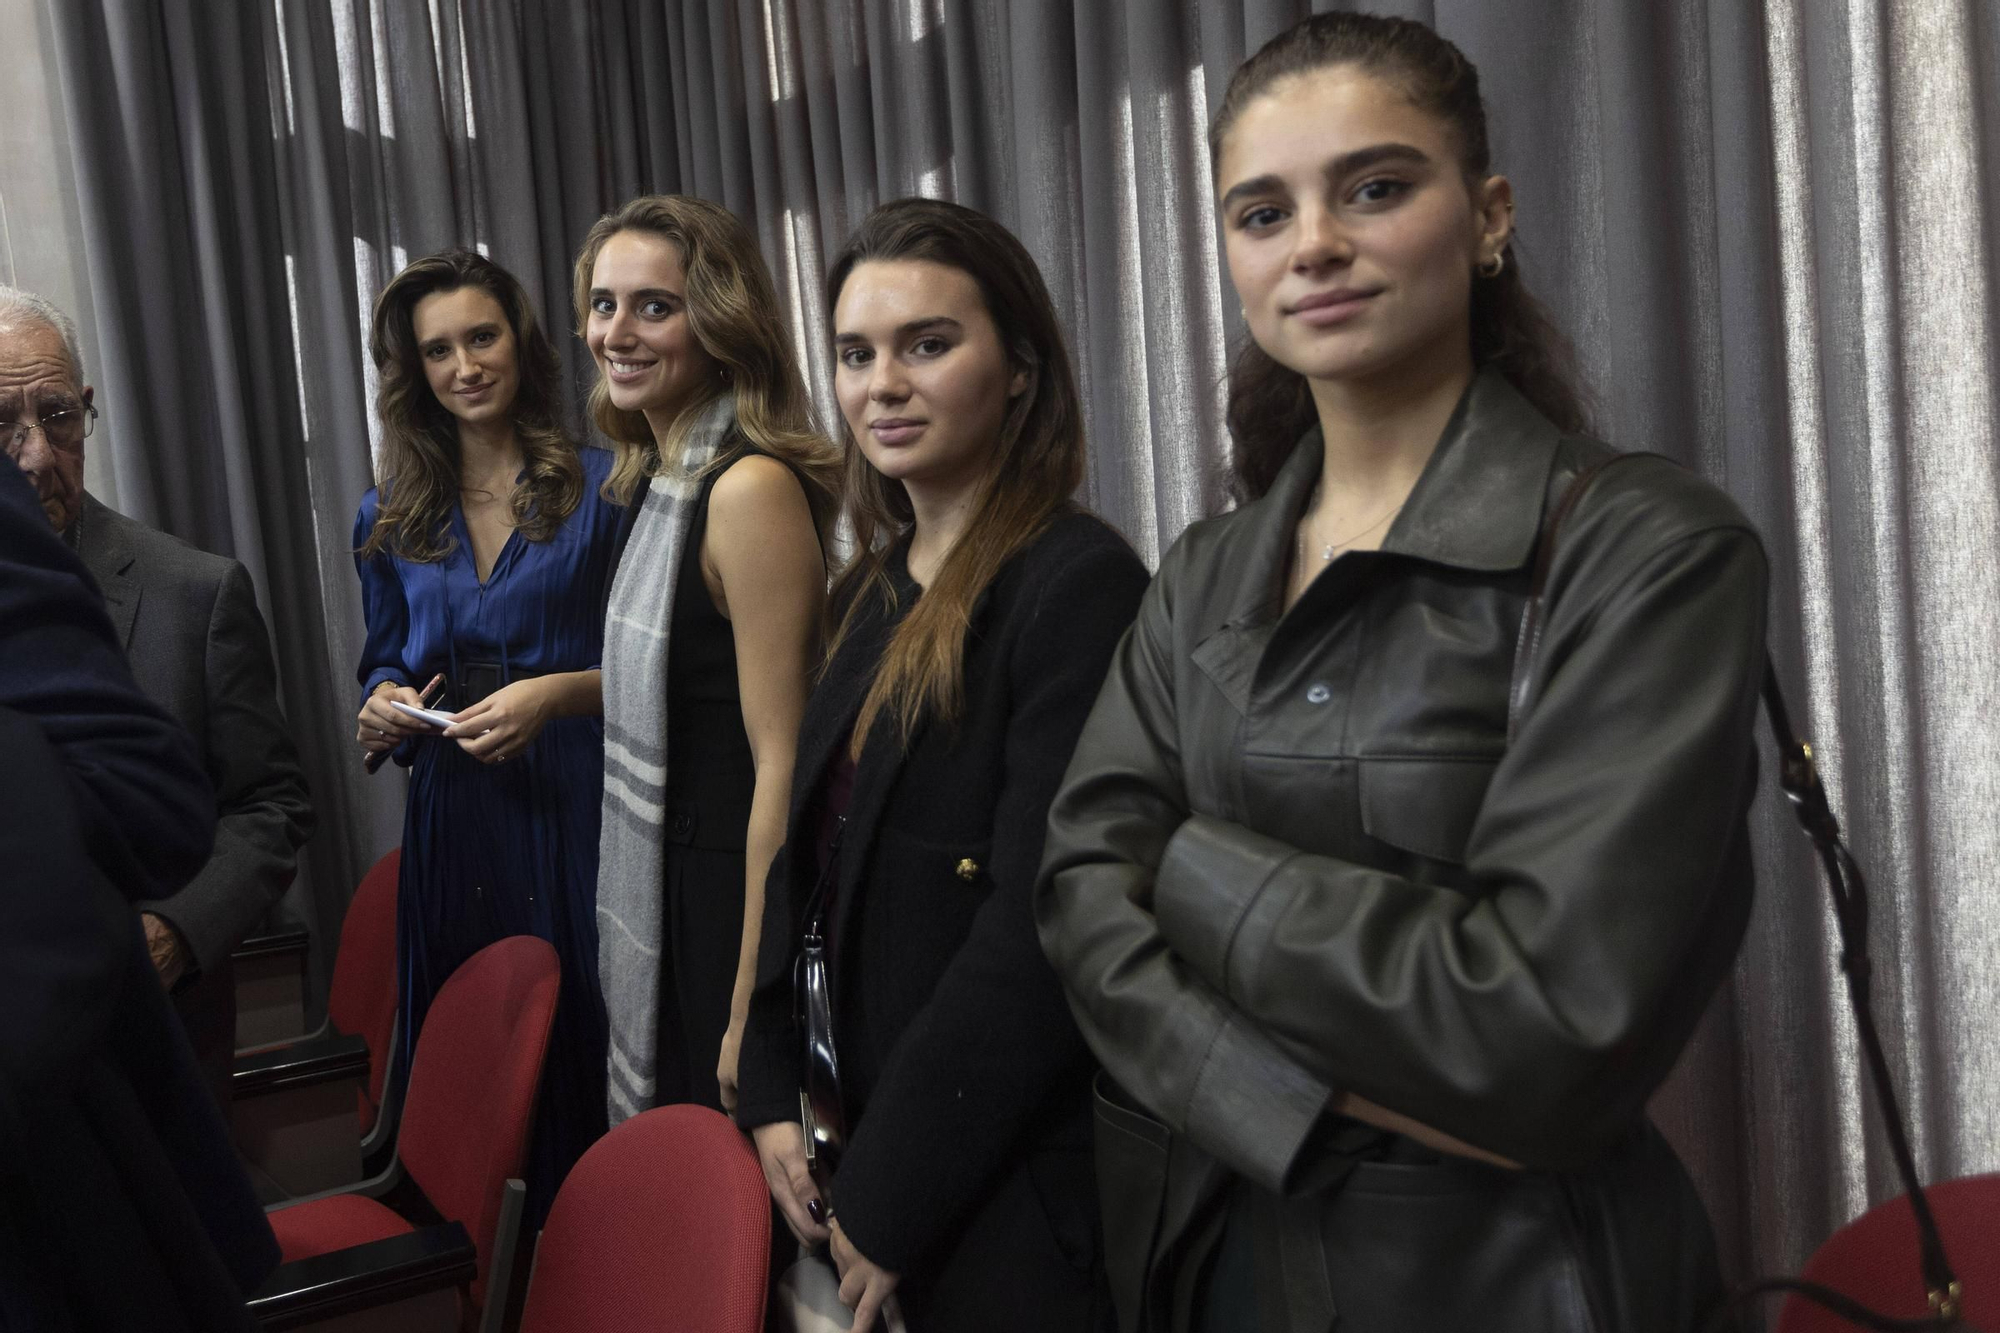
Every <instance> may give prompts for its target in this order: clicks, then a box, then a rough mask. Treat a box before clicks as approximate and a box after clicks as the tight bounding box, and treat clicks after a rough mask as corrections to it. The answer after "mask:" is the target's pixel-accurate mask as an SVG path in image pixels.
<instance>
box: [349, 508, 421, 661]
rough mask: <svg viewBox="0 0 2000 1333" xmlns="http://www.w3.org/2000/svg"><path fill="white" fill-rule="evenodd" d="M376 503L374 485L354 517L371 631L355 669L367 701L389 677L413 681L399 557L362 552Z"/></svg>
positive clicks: (366, 622) (365, 619)
mask: <svg viewBox="0 0 2000 1333" xmlns="http://www.w3.org/2000/svg"><path fill="white" fill-rule="evenodd" d="M376 504H377V497H376V492H375V490H374V489H372V488H371V489H370V490H369V492H368V494H366V495H364V496H362V497H361V512H359V513H358V514H356V515H355V516H354V550H355V556H354V571H355V573H356V574H358V575H360V577H361V618H362V623H363V624H364V625H366V626H367V630H368V636H367V639H366V641H365V642H364V643H363V644H362V647H361V665H360V667H359V668H358V669H357V670H356V672H355V675H356V676H357V677H358V678H359V679H360V681H361V697H362V698H363V699H364V700H365V699H366V698H367V697H368V696H369V695H370V694H372V693H374V691H375V687H376V686H378V685H380V684H381V683H382V682H383V681H385V680H393V681H396V682H397V683H398V684H402V685H408V684H409V683H410V672H409V668H408V667H406V666H405V665H404V662H403V651H404V648H405V647H406V646H407V645H408V643H409V640H410V606H409V603H408V601H406V600H405V599H404V597H403V581H402V579H401V578H399V577H398V576H397V573H396V560H395V557H394V556H391V555H390V554H389V553H388V552H386V551H377V552H376V553H375V554H373V555H362V554H361V553H360V551H361V546H362V544H363V543H364V542H366V541H367V540H368V534H369V533H370V532H372V531H373V530H374V528H375V510H376Z"/></svg>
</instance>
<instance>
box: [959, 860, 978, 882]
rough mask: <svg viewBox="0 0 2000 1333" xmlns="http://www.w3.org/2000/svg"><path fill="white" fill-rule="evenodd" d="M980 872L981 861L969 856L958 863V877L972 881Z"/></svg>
mask: <svg viewBox="0 0 2000 1333" xmlns="http://www.w3.org/2000/svg"><path fill="white" fill-rule="evenodd" d="M978 873H979V862H977V861H975V860H973V859H972V858H971V857H969V856H968V857H966V858H965V859H964V860H963V861H960V862H959V863H958V877H959V878H960V879H962V880H966V881H970V880H971V879H972V878H973V877H974V876H976V875H977V874H978Z"/></svg>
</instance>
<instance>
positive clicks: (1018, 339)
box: [826, 199, 1084, 753]
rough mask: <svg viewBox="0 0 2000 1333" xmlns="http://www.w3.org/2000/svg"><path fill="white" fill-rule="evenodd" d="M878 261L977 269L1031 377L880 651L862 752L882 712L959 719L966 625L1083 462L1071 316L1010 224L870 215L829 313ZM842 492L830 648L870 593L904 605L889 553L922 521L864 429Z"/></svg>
mask: <svg viewBox="0 0 2000 1333" xmlns="http://www.w3.org/2000/svg"><path fill="white" fill-rule="evenodd" d="M871 260H919V261H923V262H927V263H932V264H942V265H944V266H945V267H947V268H955V269H957V270H959V271H960V272H961V273H964V274H966V275H967V276H968V277H970V278H971V279H972V280H973V281H974V282H975V283H977V284H978V286H979V294H980V297H981V299H982V300H983V301H984V303H985V306H986V313H987V314H988V315H989V316H991V317H992V320H993V324H994V327H995V328H996V329H997V330H998V331H999V334H1000V345H1001V347H1002V348H1003V350H1004V351H1005V352H1006V355H1007V360H1008V363H1009V364H1010V365H1011V366H1012V368H1013V369H1014V370H1016V371H1018V372H1020V373H1021V374H1023V375H1024V376H1025V377H1026V380H1027V384H1026V386H1025V387H1024V388H1023V389H1022V390H1021V392H1020V393H1019V394H1016V395H1015V396H1014V398H1013V400H1012V401H1011V402H1010V403H1009V404H1008V407H1007V415H1006V417H1005V418H1004V419H1003V421H1002V422H1001V427H1000V439H999V442H998V443H997V444H996V445H995V447H994V449H993V455H992V457H991V459H989V460H988V463H987V469H986V475H985V478H984V480H983V481H982V483H981V490H980V493H979V496H978V498H977V499H976V500H975V501H974V504H973V512H972V519H971V521H970V522H969V523H968V524H967V526H966V529H965V532H964V534H963V535H962V536H960V537H959V539H958V540H957V541H956V542H955V543H953V545H952V548H951V550H950V551H949V552H948V553H947V554H946V555H945V558H944V562H943V564H942V565H941V566H940V567H939V569H938V572H937V575H936V577H935V578H933V579H932V581H931V584H930V586H929V587H928V588H927V589H926V590H925V591H924V595H923V596H922V597H921V598H919V599H918V601H917V604H916V606H915V607H914V608H913V609H912V610H911V611H910V614H909V615H908V616H906V617H905V618H904V619H903V622H902V623H901V624H900V625H898V626H897V627H896V632H895V634H894V635H893V636H892V637H891V638H890V640H889V646H888V648H887V650H886V651H885V652H884V653H883V655H882V663H881V665H880V666H879V667H878V668H877V669H876V672H875V681H874V684H873V685H871V686H870V688H869V691H868V694H867V697H866V698H865V699H863V701H862V704H861V712H860V715H859V716H858V718H857V719H856V721H855V728H854V747H855V751H856V752H857V753H858V752H859V750H860V747H861V744H862V743H863V742H864V741H865V740H866V739H867V737H868V733H869V731H870V729H871V728H872V726H873V725H874V721H875V719H876V717H877V716H878V715H879V714H881V713H882V712H883V711H884V710H887V711H888V712H889V713H890V714H891V715H892V716H893V717H894V718H895V719H896V721H897V724H898V726H899V728H900V732H901V740H902V743H903V744H904V745H906V746H907V745H908V744H909V741H910V737H911V735H912V734H913V733H914V732H915V730H916V727H917V723H918V722H919V720H921V719H922V718H923V717H924V716H925V715H926V714H928V715H929V716H931V717H933V718H936V719H938V720H940V721H943V722H946V723H951V722H954V721H956V720H957V718H958V715H959V712H960V710H961V709H962V708H963V707H964V702H965V698H964V696H965V636H966V632H967V630H968V629H969V628H970V626H971V623H972V607H973V603H975V602H976V601H978V600H979V595H980V594H981V593H982V592H984V591H986V588H987V585H988V584H990V583H992V582H993V580H994V578H995V577H996V576H997V575H998V574H999V573H1000V569H1001V566H1003V565H1005V564H1006V563H1007V561H1008V560H1010V559H1012V558H1013V557H1014V556H1015V555H1016V554H1017V553H1018V552H1020V551H1021V550H1022V549H1023V548H1024V547H1026V546H1027V545H1028V544H1029V543H1030V542H1032V541H1033V540H1034V539H1035V538H1036V537H1037V536H1039V535H1040V534H1041V532H1042V530H1043V529H1044V528H1046V527H1047V526H1048V524H1049V521H1050V520H1051V519H1052V518H1054V517H1055V516H1056V514H1057V513H1059V512H1060V511H1061V510H1063V509H1064V508H1065V507H1066V506H1067V505H1068V504H1069V499H1070V496H1071V494H1072V493H1074V492H1075V490H1076V488H1077V487H1078V486H1079V485H1081V484H1082V482H1083V464H1084V456H1083V450H1084V444H1083V408H1082V403H1081V400H1080V399H1079V397H1078V395H1077V390H1076V373H1075V371H1074V369H1073V368H1072V367H1071V364H1070V359H1069V348H1068V345H1067V343H1066V342H1065V341H1064V339H1063V334H1062V325H1061V323H1060V322H1059V321H1058V320H1057V318H1056V310H1055V303H1054V302H1052V301H1051V300H1050V299H1049V289H1048V287H1047V285H1046V284H1044V283H1043V281H1042V272H1041V270H1040V269H1039V268H1037V267H1036V266H1035V260H1034V257H1033V256H1032V255H1030V254H1029V253H1028V251H1027V249H1026V247H1024V246H1023V245H1022V244H1021V243H1020V242H1019V241H1018V240H1016V239H1015V238H1014V234H1013V233H1012V232H1010V231H1008V230H1007V229H1006V228H1005V227H1003V226H1001V225H1000V224H999V223H997V222H995V221H994V220H993V219H992V218H989V217H987V216H986V215H985V214H984V213H980V212H976V211H974V210H973V209H970V208H966V207H964V206H962V205H959V204H953V203H946V202H944V201H942V200H938V199H898V200H896V201H894V202H893V203H887V204H883V205H882V206H881V207H879V208H877V209H876V210H875V211H874V212H872V213H870V214H869V215H868V216H867V217H866V218H865V219H863V221H862V223H861V226H860V227H859V228H858V229H857V230H856V231H855V233H854V234H853V235H852V236H850V237H849V238H848V241H847V245H846V246H845V247H844V248H843V249H842V250H841V252H840V255H839V257H838V258H836V259H835V260H834V261H833V266H832V267H831V268H830V269H828V270H827V277H826V293H827V295H826V306H827V309H828V310H832V309H834V308H835V307H836V306H837V305H838V304H839V303H840V289H841V288H842V287H844V286H845V285H846V284H847V279H848V276H849V275H850V274H851V273H853V271H854V268H855V265H857V264H861V263H864V262H867V261H871ZM842 430H843V431H846V426H845V423H843V424H842ZM843 493H844V495H845V498H846V502H847V512H848V516H849V519H850V520H851V521H852V522H853V524H854V546H855V549H854V556H853V558H852V559H851V560H849V561H848V563H847V566H846V568H844V569H842V570H841V571H840V574H839V575H838V577H836V578H835V580H834V584H833V597H832V604H833V605H834V606H835V607H837V608H841V610H840V613H839V614H840V620H839V625H838V628H837V629H836V630H835V632H834V635H833V641H832V643H831V645H830V646H829V647H828V649H827V656H828V658H829V659H831V658H832V656H833V654H834V652H836V651H837V650H838V649H839V647H840V644H841V642H842V640H844V639H845V638H846V637H847V634H848V632H849V630H850V629H851V628H852V627H853V624H854V619H855V614H856V611H857V609H858V608H859V607H860V605H861V604H862V602H863V601H864V600H866V595H869V594H872V595H874V596H879V597H882V598H885V599H886V600H887V601H888V602H889V604H891V605H892V606H893V604H894V600H895V592H894V589H893V586H892V585H891V583H890V581H889V577H888V573H887V569H888V562H889V557H890V555H891V553H892V552H893V551H894V549H895V547H896V545H897V543H899V542H900V541H901V540H902V539H903V538H904V537H906V536H908V535H909V533H910V532H911V530H912V529H913V527H914V526H915V523H916V514H915V511H914V510H913V509H912V508H911V506H910V497H909V493H908V492H907V491H905V490H904V489H903V484H902V483H901V482H899V481H892V480H890V479H889V478H887V477H885V476H883V475H882V474H881V473H880V472H877V471H876V470H875V469H874V468H873V467H871V466H870V465H869V463H868V459H867V457H866V456H865V455H864V454H863V453H862V452H861V450H860V448H859V447H858V446H857V445H856V444H855V442H854V438H853V434H852V432H847V471H846V485H845V486H844V488H843Z"/></svg>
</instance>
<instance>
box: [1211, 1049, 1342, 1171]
mask: <svg viewBox="0 0 2000 1333" xmlns="http://www.w3.org/2000/svg"><path fill="white" fill-rule="evenodd" d="M1332 1095H1333V1094H1332V1090H1331V1089H1330V1088H1328V1087H1327V1085H1326V1084H1324V1083H1322V1082H1320V1081H1319V1080H1318V1079H1317V1078H1314V1077H1313V1076H1312V1075H1311V1074H1309V1073H1307V1072H1306V1071H1305V1070H1304V1069H1302V1068H1300V1067H1299V1065H1298V1064H1297V1063H1296V1062H1295V1061H1293V1060H1292V1058H1291V1057H1290V1056H1288V1055H1286V1054H1285V1053H1284V1052H1283V1051H1282V1050H1280V1049H1278V1046H1277V1043H1275V1042H1273V1041H1272V1040H1271V1039H1270V1038H1269V1037H1267V1036H1265V1035H1264V1034H1263V1033H1261V1032H1259V1031H1257V1029H1256V1028H1255V1027H1253V1026H1251V1025H1250V1024H1248V1023H1246V1022H1244V1021H1243V1020H1242V1019H1240V1018H1237V1017H1234V1016H1232V1017H1230V1018H1228V1019H1226V1020H1225V1021H1224V1022H1223V1024H1222V1026H1221V1027H1220V1028H1219V1029H1217V1031H1216V1034H1215V1040H1214V1042H1213V1043H1211V1044H1210V1046H1209V1048H1208V1056H1207V1058H1206V1059H1205V1060H1204V1061H1203V1062H1202V1069H1201V1073H1200V1075H1199V1076H1198V1077H1197V1078H1196V1079H1195V1085H1194V1095H1193V1096H1192V1097H1191V1098H1189V1099H1188V1108H1187V1134H1188V1137H1189V1138H1191V1139H1193V1140H1194V1141H1195V1142H1196V1143H1198V1144H1200V1145H1201V1146H1202V1147H1203V1148H1204V1149H1206V1150H1207V1151H1208V1152H1209V1153H1211V1154H1212V1155H1213V1156H1215V1157H1216V1158H1218V1159H1220V1160H1221V1161H1222V1162H1223V1163H1224V1164H1225V1165H1227V1166H1228V1167H1229V1168H1230V1169H1231V1170H1233V1171H1235V1172H1236V1173H1237V1174H1238V1175H1240V1176H1243V1177H1244V1178H1245V1179H1247V1180H1249V1181H1250V1182H1251V1183H1253V1184H1255V1185H1257V1186H1258V1187H1260V1188H1262V1189H1266V1190H1270V1191H1271V1192H1272V1193H1274V1194H1275V1193H1282V1192H1283V1191H1284V1189H1285V1184H1286V1181H1287V1180H1288V1178H1289V1177H1290V1175H1291V1172H1292V1167H1293V1165H1294V1163H1296V1162H1297V1161H1298V1159H1299V1151H1300V1149H1302V1148H1303V1147H1304V1146H1305V1142H1306V1139H1307V1137H1308V1136H1309V1135H1310V1134H1311V1133H1312V1130H1313V1126H1314V1125H1315V1124H1317V1123H1318V1121H1319V1118H1320V1113H1321V1112H1322V1111H1324V1110H1325V1109H1326V1106H1327V1102H1328V1100H1329V1099H1330V1098H1331V1097H1332Z"/></svg>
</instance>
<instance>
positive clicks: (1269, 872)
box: [1153, 815, 1298, 995]
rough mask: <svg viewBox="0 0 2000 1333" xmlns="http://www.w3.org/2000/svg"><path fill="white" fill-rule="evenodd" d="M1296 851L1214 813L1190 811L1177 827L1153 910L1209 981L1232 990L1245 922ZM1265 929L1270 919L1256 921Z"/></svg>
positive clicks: (1163, 863)
mask: <svg viewBox="0 0 2000 1333" xmlns="http://www.w3.org/2000/svg"><path fill="white" fill-rule="evenodd" d="M1296 855H1298V852H1297V850H1296V849H1295V848H1293V847H1291V846H1290V845H1288V844H1286V843H1282V842H1279V841H1278V840H1277V839H1275V838H1267V837H1265V836H1264V835H1263V834H1261V833H1252V832H1251V831H1250V830H1249V829H1246V828H1243V827H1242V826H1241V825H1238V824H1232V823H1230V822H1229V821H1228V820H1225V819H1216V818H1213V817H1212V816H1209V815H1191V816H1189V817H1188V818H1187V819H1186V820H1185V821H1184V822H1183V823H1182V824H1181V826H1180V828H1178V829H1177V830H1175V832H1174V836H1173V837H1172V838H1171V839H1170V840H1169V841H1168V843H1167V850H1166V852H1165V854H1164V856H1163V857H1162V858H1161V861H1160V870H1159V875H1158V877H1157V878H1156V879H1155V881H1154V885H1153V911H1154V915H1155V919H1156V920H1158V922H1159V923H1160V933H1161V934H1163V935H1165V936H1166V938H1167V942H1168V943H1169V944H1171V945H1172V946H1173V949H1174V952H1175V954H1177V955H1178V956H1179V957H1180V958H1181V959H1182V960H1183V961H1184V962H1186V963H1187V964H1188V966H1190V967H1192V968H1193V969H1194V970H1195V972H1196V973H1197V974H1199V975H1200V976H1201V978H1202V979H1203V980H1204V981H1207V982H1208V983H1209V984H1210V985H1212V986H1214V987H1215V988H1216V989H1217V990H1219V991H1221V992H1222V993H1223V994H1225V995H1234V994H1236V991H1237V986H1236V983H1237V982H1238V981H1239V978H1238V977H1237V976H1235V975H1234V974H1233V967H1232V965H1233V966H1234V967H1236V968H1240V967H1241V966H1242V962H1243V959H1244V957H1245V950H1244V948H1242V947H1240V946H1242V945H1246V944H1249V943H1250V941H1249V940H1247V939H1244V938H1242V937H1244V936H1246V935H1258V934H1262V933H1265V932H1264V930H1259V929H1256V928H1254V927H1253V929H1251V930H1248V931H1246V930H1245V924H1246V922H1250V921H1251V918H1252V916H1253V914H1254V915H1256V916H1258V917H1261V916H1263V915H1265V914H1264V913H1262V912H1259V911H1258V910H1257V909H1258V905H1259V902H1260V900H1261V899H1262V897H1263V894H1264V889H1265V887H1266V886H1267V885H1269V884H1270V882H1271V879H1272V877H1273V876H1275V875H1276V874H1277V873H1278V871H1279V870H1280V869H1281V868H1282V867H1283V866H1284V864H1285V863H1286V862H1287V861H1289V860H1291V859H1292V858H1293V857H1294V856H1296ZM1256 924H1257V925H1259V926H1264V927H1265V929H1266V930H1267V929H1268V923H1263V922H1258V923H1256Z"/></svg>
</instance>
